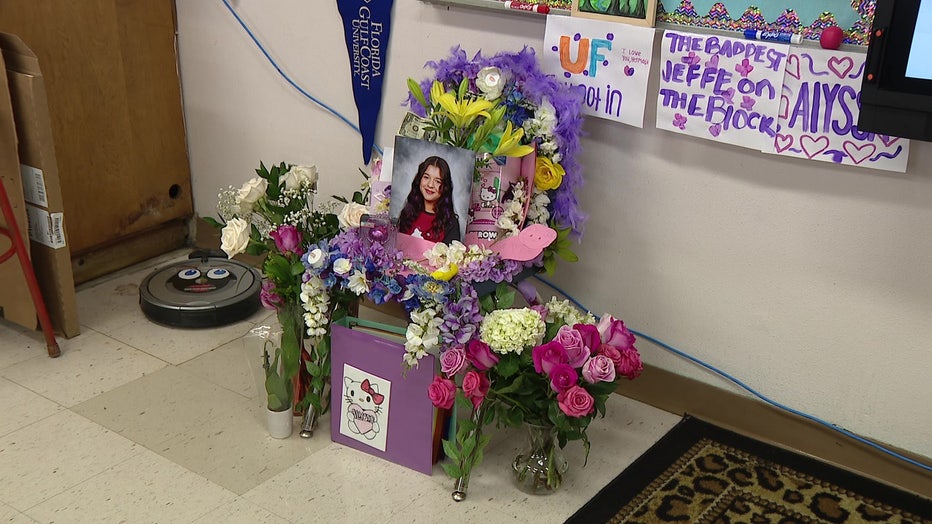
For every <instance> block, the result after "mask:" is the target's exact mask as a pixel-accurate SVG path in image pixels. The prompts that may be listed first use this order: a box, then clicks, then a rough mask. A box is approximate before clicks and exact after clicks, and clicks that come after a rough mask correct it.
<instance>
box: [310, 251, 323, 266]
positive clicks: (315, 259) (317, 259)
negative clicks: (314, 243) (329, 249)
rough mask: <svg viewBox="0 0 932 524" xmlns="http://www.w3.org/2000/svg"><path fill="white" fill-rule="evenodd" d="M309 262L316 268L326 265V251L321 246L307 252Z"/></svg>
mask: <svg viewBox="0 0 932 524" xmlns="http://www.w3.org/2000/svg"><path fill="white" fill-rule="evenodd" d="M307 263H308V264H310V265H311V267H312V268H314V269H320V268H322V267H324V251H323V250H322V249H320V248H319V247H318V248H314V249H312V250H311V251H310V252H309V253H308V254H307Z"/></svg>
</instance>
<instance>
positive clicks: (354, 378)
mask: <svg viewBox="0 0 932 524" xmlns="http://www.w3.org/2000/svg"><path fill="white" fill-rule="evenodd" d="M331 329H332V333H331V349H330V351H331V368H330V369H331V384H332V385H333V386H332V387H333V391H332V393H331V395H330V413H331V422H330V440H332V441H333V442H336V443H339V444H343V445H345V446H348V447H351V448H353V449H356V450H358V451H362V452H364V453H368V454H370V455H373V456H376V457H379V458H382V459H385V460H388V461H389V462H394V463H395V464H399V465H401V466H405V467H407V468H410V469H413V470H415V471H419V472H421V473H424V474H426V475H430V474H431V473H432V472H433V464H434V463H435V462H436V460H437V458H438V457H439V451H440V433H441V431H442V426H443V423H444V419H443V416H442V414H441V413H440V411H439V410H438V409H437V408H435V407H434V405H433V404H432V403H431V401H430V399H429V398H428V396H427V388H428V386H429V385H430V383H431V382H432V381H433V379H434V374H435V373H436V367H437V363H436V359H435V358H434V357H433V356H432V355H428V356H426V357H424V358H423V359H421V361H420V365H419V366H418V367H417V368H413V369H409V370H407V371H406V372H405V371H404V370H403V369H402V356H403V355H404V352H405V347H404V333H405V330H404V329H403V328H397V327H394V326H389V325H386V324H380V323H377V322H371V321H367V320H363V319H357V318H352V317H347V318H345V319H343V320H341V321H338V322H334V324H333V325H332V326H331Z"/></svg>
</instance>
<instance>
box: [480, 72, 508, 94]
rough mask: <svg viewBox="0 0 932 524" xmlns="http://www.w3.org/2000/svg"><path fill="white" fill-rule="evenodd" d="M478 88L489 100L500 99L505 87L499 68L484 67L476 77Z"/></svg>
mask: <svg viewBox="0 0 932 524" xmlns="http://www.w3.org/2000/svg"><path fill="white" fill-rule="evenodd" d="M476 87H478V88H479V91H482V93H483V94H484V95H485V98H486V99H487V100H494V99H496V98H498V97H499V96H501V94H502V89H504V87H505V82H503V81H502V72H501V71H500V70H499V69H498V68H497V67H483V68H482V69H480V70H479V74H478V75H477V76H476Z"/></svg>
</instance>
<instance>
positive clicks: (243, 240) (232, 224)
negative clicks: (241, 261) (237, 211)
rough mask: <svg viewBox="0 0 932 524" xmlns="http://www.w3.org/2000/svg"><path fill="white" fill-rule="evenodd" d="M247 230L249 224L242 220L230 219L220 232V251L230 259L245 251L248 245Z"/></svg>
mask: <svg viewBox="0 0 932 524" xmlns="http://www.w3.org/2000/svg"><path fill="white" fill-rule="evenodd" d="M249 230H250V228H249V222H246V221H245V220H243V219H242V218H233V219H230V221H229V222H227V225H225V226H223V230H222V231H221V232H220V249H222V250H223V252H224V253H226V254H227V256H228V257H230V258H233V256H234V255H238V254H239V253H242V252H243V251H246V246H248V245H249Z"/></svg>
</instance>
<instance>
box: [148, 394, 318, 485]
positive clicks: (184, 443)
mask: <svg viewBox="0 0 932 524" xmlns="http://www.w3.org/2000/svg"><path fill="white" fill-rule="evenodd" d="M237 407H238V409H237V410H236V411H232V410H231V411H230V412H228V413H224V414H222V415H220V416H217V417H214V418H210V419H209V420H205V421H204V422H203V423H202V424H200V425H199V426H197V427H195V428H192V429H190V430H188V431H187V432H185V433H184V434H181V435H178V436H177V437H174V438H172V439H170V440H168V441H166V442H163V443H162V444H160V445H159V446H158V447H157V448H155V451H156V452H157V453H158V454H159V455H162V456H163V457H165V458H167V459H169V460H172V461H173V462H175V463H177V464H180V465H182V466H184V467H185V468H187V469H189V470H191V471H193V472H195V473H197V474H199V475H201V476H203V477H205V478H207V479H209V480H211V481H212V482H214V483H215V484H218V485H220V486H223V487H225V488H226V489H228V490H230V491H232V492H234V493H236V494H238V495H242V494H243V493H246V492H247V491H249V490H251V489H252V488H254V487H256V486H257V485H259V484H261V483H262V482H265V481H266V480H268V479H270V478H272V477H274V476H275V475H277V474H279V473H281V472H282V471H285V470H286V469H288V468H290V467H291V466H294V465H295V464H297V463H298V462H301V461H302V460H304V459H305V458H307V457H308V456H310V455H311V454H312V453H314V452H315V451H317V450H320V449H321V448H324V447H326V446H327V445H329V444H330V436H329V435H328V434H325V433H318V434H317V435H315V436H314V437H313V438H309V439H303V438H300V437H299V436H298V426H299V424H300V422H301V419H299V418H295V421H294V426H295V429H294V433H293V434H292V436H291V437H290V438H287V439H275V438H272V437H270V436H269V434H268V430H267V429H266V427H265V420H264V415H265V411H261V412H260V410H259V407H258V406H255V405H250V404H249V403H248V401H244V402H243V403H240V404H239V405H238V406H237ZM327 418H329V416H328V415H325V416H324V418H323V419H322V420H321V421H320V424H321V427H329V420H326V419H327Z"/></svg>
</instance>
